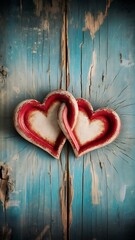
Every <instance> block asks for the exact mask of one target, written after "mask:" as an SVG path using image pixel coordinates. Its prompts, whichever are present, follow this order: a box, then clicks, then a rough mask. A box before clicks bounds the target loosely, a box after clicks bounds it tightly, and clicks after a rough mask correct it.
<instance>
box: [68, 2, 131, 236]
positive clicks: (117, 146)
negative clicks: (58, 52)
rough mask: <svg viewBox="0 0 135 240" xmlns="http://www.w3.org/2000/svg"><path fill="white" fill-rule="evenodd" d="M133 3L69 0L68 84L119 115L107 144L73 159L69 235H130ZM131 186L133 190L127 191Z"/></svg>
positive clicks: (70, 87)
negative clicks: (118, 130)
mask: <svg viewBox="0 0 135 240" xmlns="http://www.w3.org/2000/svg"><path fill="white" fill-rule="evenodd" d="M134 12H135V7H134V4H131V2H129V3H128V1H124V3H123V2H122V1H113V2H111V1H98V2H97V1H96V2H95V1H90V2H88V1H83V3H82V2H81V1H70V3H69V13H68V48H69V53H70V54H69V70H70V86H69V88H68V89H69V90H70V91H72V92H73V94H74V95H75V96H76V97H81V96H82V97H84V98H86V99H87V100H89V101H91V103H92V104H93V107H94V109H95V110H96V109H98V108H100V107H110V108H112V109H114V110H116V111H117V113H118V114H119V115H120V118H121V121H122V130H121V134H120V136H119V138H118V139H117V140H116V141H115V142H114V143H112V144H110V145H108V146H106V147H104V148H102V149H99V150H95V151H93V152H91V153H89V154H87V155H86V156H84V157H81V158H79V159H75V158H74V156H72V155H70V159H69V160H70V175H71V177H72V178H73V191H74V198H73V202H72V224H71V227H70V237H71V239H132V237H131V235H132V234H133V236H134V235H135V232H134V230H133V223H132V220H133V219H134V217H135V211H134V197H135V195H134V189H135V184H134V180H135V177H134V168H135V165H134V163H135V162H134V161H135V155H134V154H135V152H134V143H135V138H134V134H135V133H134V123H133V122H134V121H133V119H134V102H135V99H134V93H133V92H134V77H133V75H134V71H135V68H134V62H135V55H134V50H133V49H134V43H133V42H134V31H133V29H134V27H133V26H134V20H135V18H134ZM131 192H132V193H131Z"/></svg>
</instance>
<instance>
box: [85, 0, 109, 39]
mask: <svg viewBox="0 0 135 240" xmlns="http://www.w3.org/2000/svg"><path fill="white" fill-rule="evenodd" d="M110 5H111V0H108V1H107V5H106V8H105V13H103V12H99V13H98V15H97V17H96V18H95V17H94V16H93V15H92V13H90V12H87V13H86V14H85V27H84V28H83V31H86V30H89V31H90V35H91V37H92V38H94V37H95V33H96V32H97V31H98V30H99V28H100V26H101V25H102V24H103V22H104V20H105V18H106V17H107V15H108V9H109V8H110Z"/></svg>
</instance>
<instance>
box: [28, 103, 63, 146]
mask: <svg viewBox="0 0 135 240" xmlns="http://www.w3.org/2000/svg"><path fill="white" fill-rule="evenodd" d="M59 107H60V102H55V103H54V104H53V105H52V106H51V107H50V108H49V110H48V114H47V117H46V115H45V114H44V113H43V112H41V111H39V110H34V111H32V112H31V113H30V114H29V120H28V121H29V124H30V126H31V129H32V130H33V131H34V132H36V133H37V134H38V135H39V136H41V137H42V138H43V139H45V140H47V141H48V142H50V143H52V144H55V141H56V139H57V137H58V135H59V133H60V131H61V130H60V128H59V126H58V123H57V112H58V109H59Z"/></svg>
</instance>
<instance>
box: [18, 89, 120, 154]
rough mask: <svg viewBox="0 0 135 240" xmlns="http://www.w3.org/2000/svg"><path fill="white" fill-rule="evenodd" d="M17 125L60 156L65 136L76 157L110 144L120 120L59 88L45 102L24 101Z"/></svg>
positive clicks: (31, 140)
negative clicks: (94, 108) (94, 109)
mask: <svg viewBox="0 0 135 240" xmlns="http://www.w3.org/2000/svg"><path fill="white" fill-rule="evenodd" d="M14 125H15V128H16V130H17V132H18V133H19V134H20V135H21V136H22V137H23V138H25V139H26V140H28V141H29V142H31V143H33V144H35V145H36V146H38V147H40V148H42V149H43V150H45V151H47V152H48V153H49V154H51V155H52V156H53V157H55V158H58V159H59V157H60V153H61V151H62V148H63V146H64V143H65V141H66V139H68V140H69V142H70V144H71V146H72V148H73V151H74V153H75V155H76V157H79V156H82V155H83V154H85V153H87V152H89V151H92V150H94V149H97V148H100V147H103V146H105V145H107V144H110V143H111V142H113V141H114V140H115V139H116V138H117V137H118V135H119V133H120V128H121V121H120V118H119V116H118V115H117V113H116V112H115V111H113V110H112V109H109V108H102V109H99V110H97V111H96V112H94V111H93V108H92V106H91V104H90V103H89V102H88V101H86V100H85V99H83V98H79V99H77V100H76V99H75V98H74V97H73V95H72V94H71V93H69V92H68V91H64V90H57V91H53V92H51V93H50V94H48V95H47V97H46V98H45V99H44V101H43V103H42V104H41V103H40V102H38V101H36V100H34V99H29V100H26V101H23V102H21V103H20V104H19V105H18V106H17V108H16V109H15V114H14Z"/></svg>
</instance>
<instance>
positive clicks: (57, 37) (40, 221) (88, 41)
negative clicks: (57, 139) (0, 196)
mask: <svg viewBox="0 0 135 240" xmlns="http://www.w3.org/2000/svg"><path fill="white" fill-rule="evenodd" d="M7 6H9V7H7ZM63 10H64V2H63V1H55V0H53V1H47V0H46V1H42V0H37V1H31V0H29V1H15V0H13V1H8V0H6V1H2V3H1V8H0V33H1V35H0V117H1V120H0V149H1V151H0V162H6V163H7V164H8V165H9V167H11V168H12V172H11V175H12V178H13V179H14V181H15V190H14V191H13V192H12V193H11V194H10V199H9V207H8V208H7V209H6V210H3V207H2V203H1V205H0V237H1V236H2V234H3V230H2V228H3V227H5V234H6V235H7V236H8V235H11V237H12V239H14V240H21V239H69V238H70V239H73V240H75V239H77V240H79V239H81V240H83V239H84V240H85V239H91V240H95V239H98V240H107V239H109V240H114V239H116V240H117V239H125V240H127V239H128V240H130V239H133V238H134V235H135V231H134V220H135V209H134V200H135V176H134V170H135V150H134V144H135V137H134V133H135V132H134V131H135V127H134V115H135V112H134V103H135V96H134V88H135V82H134V74H135V68H134V66H135V52H134V38H135V35H134V21H135V17H134V15H135V7H134V4H132V3H131V2H130V1H124V2H123V1H118V0H115V1H112V2H110V1H109V0H108V1H105V0H102V1H94V0H92V1H86V0H84V1H83V2H82V1H81V0H79V1H77V0H71V1H68V3H67V9H66V14H65V15H64V12H63ZM66 45H67V46H66ZM2 66H4V69H5V72H7V73H8V76H7V77H6V76H5V75H3V72H2V70H1V67H2ZM68 67H69V69H68ZM66 68H67V72H66ZM68 74H69V75H68ZM68 77H70V79H68ZM69 80H70V81H69ZM66 86H68V90H69V91H70V92H72V93H73V95H74V96H75V97H84V98H86V99H87V100H89V101H91V103H92V104H93V107H94V109H95V110H96V109H98V108H100V107H110V108H113V109H114V110H116V111H117V112H118V114H119V115H120V118H121V120H122V130H121V134H120V136H119V138H118V139H117V140H116V141H115V142H114V143H112V144H110V145H108V146H106V147H104V148H102V149H99V150H95V151H93V152H91V153H88V154H86V155H85V156H83V157H80V158H79V159H76V158H75V157H74V154H73V151H72V149H71V147H70V146H69V144H68V143H67V144H66V145H65V147H64V150H63V151H62V155H61V159H60V161H56V160H55V159H53V158H52V157H50V156H49V155H48V154H47V153H45V152H44V151H42V150H40V149H38V148H37V147H35V146H33V145H32V144H30V143H28V142H26V141H25V140H23V139H22V138H21V137H20V136H18V134H17V133H16V131H15V130H14V128H13V123H12V116H13V110H14V108H15V106H16V105H17V104H18V103H19V102H20V101H22V100H24V99H27V98H35V99H37V100H39V101H42V100H43V98H44V97H45V96H46V94H47V93H48V92H49V91H51V90H54V89H58V88H61V87H62V88H63V89H66ZM0 181H1V180H0ZM63 233H64V234H63ZM1 238H2V237H1ZM8 238H9V237H8Z"/></svg>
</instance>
